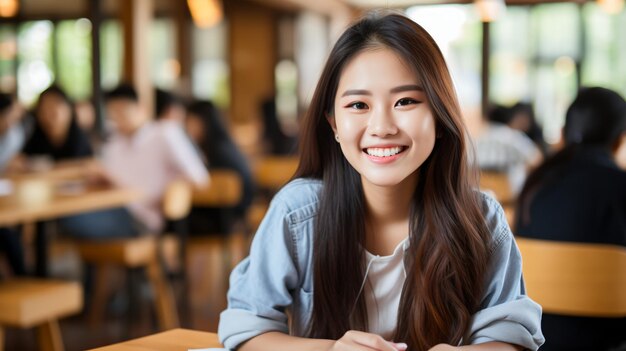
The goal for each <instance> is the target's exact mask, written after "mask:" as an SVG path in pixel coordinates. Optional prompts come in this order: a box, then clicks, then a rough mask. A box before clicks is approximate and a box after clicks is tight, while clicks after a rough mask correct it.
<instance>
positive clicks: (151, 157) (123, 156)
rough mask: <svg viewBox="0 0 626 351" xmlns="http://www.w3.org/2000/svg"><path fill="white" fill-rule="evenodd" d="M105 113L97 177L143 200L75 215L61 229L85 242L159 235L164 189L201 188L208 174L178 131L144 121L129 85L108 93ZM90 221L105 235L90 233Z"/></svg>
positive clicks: (167, 126) (144, 116)
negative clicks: (107, 130) (182, 183)
mask: <svg viewBox="0 0 626 351" xmlns="http://www.w3.org/2000/svg"><path fill="white" fill-rule="evenodd" d="M106 109H107V118H108V121H109V122H110V124H111V126H112V128H113V131H114V132H113V135H112V136H111V138H110V139H109V140H108V141H107V142H106V143H105V144H104V145H103V148H102V173H103V175H104V176H105V177H106V179H107V180H108V181H110V182H112V183H113V184H115V185H118V186H122V187H129V188H133V189H137V190H139V191H141V193H142V199H141V201H138V202H136V203H133V204H130V205H129V206H127V208H124V209H115V210H110V211H99V212H95V213H91V214H87V215H82V216H75V217H73V218H72V219H71V220H70V221H69V222H70V223H68V221H67V220H66V221H64V223H63V224H64V227H65V228H66V229H67V230H68V231H69V232H70V234H73V235H75V236H79V237H90V238H94V237H97V238H103V237H111V236H115V237H120V236H122V237H123V236H134V235H137V234H139V233H141V231H143V230H146V229H147V230H148V231H150V232H159V231H161V230H162V228H163V224H164V220H163V216H162V213H161V210H160V204H161V199H162V197H163V194H164V192H165V189H166V187H167V185H168V184H169V183H170V182H172V181H174V180H176V179H185V180H187V181H189V182H191V183H193V184H195V185H198V186H203V185H206V184H207V183H208V182H209V179H210V178H209V173H208V171H207V169H206V168H205V166H204V164H203V163H202V160H201V159H200V157H199V156H198V154H197V152H196V151H195V149H194V147H193V145H192V144H191V143H190V142H189V139H188V138H187V137H186V136H185V134H184V131H183V130H182V129H181V128H180V127H178V126H176V125H175V124H172V123H155V122H151V121H149V120H148V118H147V114H146V113H145V111H144V110H143V109H142V107H141V105H140V104H139V101H138V98H137V93H136V91H135V89H134V88H133V87H132V86H130V85H120V86H119V87H117V88H115V89H114V90H112V91H110V92H108V93H107V95H106ZM76 217H79V218H76ZM111 217H113V218H114V220H111ZM94 221H95V223H98V225H99V226H100V225H102V226H104V227H105V228H106V230H103V229H102V228H94V227H96V225H94ZM108 222H115V223H111V224H109V223H108Z"/></svg>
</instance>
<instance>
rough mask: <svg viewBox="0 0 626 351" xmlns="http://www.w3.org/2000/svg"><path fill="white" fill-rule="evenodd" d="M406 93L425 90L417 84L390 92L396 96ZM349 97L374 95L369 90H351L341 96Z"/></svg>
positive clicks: (402, 86)
mask: <svg viewBox="0 0 626 351" xmlns="http://www.w3.org/2000/svg"><path fill="white" fill-rule="evenodd" d="M404 91H424V88H422V87H421V86H419V85H416V84H407V85H401V86H398V87H395V88H392V89H391V90H389V92H390V93H392V94H395V93H401V92H404ZM348 95H368V96H370V95H372V92H371V91H369V90H365V89H350V90H346V91H344V92H343V94H341V97H344V96H348Z"/></svg>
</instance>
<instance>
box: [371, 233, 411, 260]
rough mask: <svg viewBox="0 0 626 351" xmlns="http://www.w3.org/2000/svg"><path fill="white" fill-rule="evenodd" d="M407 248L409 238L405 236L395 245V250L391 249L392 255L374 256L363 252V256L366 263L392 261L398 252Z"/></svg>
mask: <svg viewBox="0 0 626 351" xmlns="http://www.w3.org/2000/svg"><path fill="white" fill-rule="evenodd" d="M408 247H409V237H408V236H407V237H406V238H404V239H403V240H402V241H401V242H399V243H398V245H396V247H395V249H393V253H392V254H391V255H387V256H381V255H374V254H373V253H371V252H369V251H367V250H365V256H366V257H367V259H368V261H371V260H376V262H386V261H390V260H392V259H393V258H394V257H396V256H397V255H398V252H404V250H406V249H407V248H408Z"/></svg>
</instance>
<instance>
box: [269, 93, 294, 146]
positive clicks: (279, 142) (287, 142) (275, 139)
mask: <svg viewBox="0 0 626 351" xmlns="http://www.w3.org/2000/svg"><path fill="white" fill-rule="evenodd" d="M261 112H262V115H263V142H264V143H265V145H266V151H267V153H269V154H271V155H292V154H295V153H296V151H297V146H296V138H295V137H293V136H289V135H287V134H285V132H284V131H283V129H282V127H281V125H280V120H279V119H278V112H277V110H276V102H275V101H274V97H272V98H270V99H267V100H265V101H263V103H262V104H261Z"/></svg>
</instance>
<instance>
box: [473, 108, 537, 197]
mask: <svg viewBox="0 0 626 351" xmlns="http://www.w3.org/2000/svg"><path fill="white" fill-rule="evenodd" d="M508 113H510V109H508V108H506V107H504V106H496V107H494V108H493V109H492V110H491V111H490V112H489V116H488V119H487V120H485V121H483V125H482V126H481V129H480V130H477V133H476V134H475V135H474V143H475V147H476V149H475V150H476V161H477V163H478V167H480V169H481V170H486V171H496V172H504V173H506V174H507V176H508V178H509V183H510V184H511V190H512V191H513V193H514V194H517V193H519V191H520V190H521V188H522V186H523V185H524V181H525V180H526V175H527V172H528V170H531V169H533V168H535V167H536V166H538V165H539V163H541V161H542V160H543V156H542V154H541V150H540V149H539V148H538V147H537V145H535V143H534V142H533V141H532V139H530V138H529V137H528V136H526V134H524V133H522V132H520V131H519V130H516V129H513V128H511V127H509V126H507V125H506V124H503V123H498V122H494V121H498V120H499V119H502V117H499V115H502V114H508Z"/></svg>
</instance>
